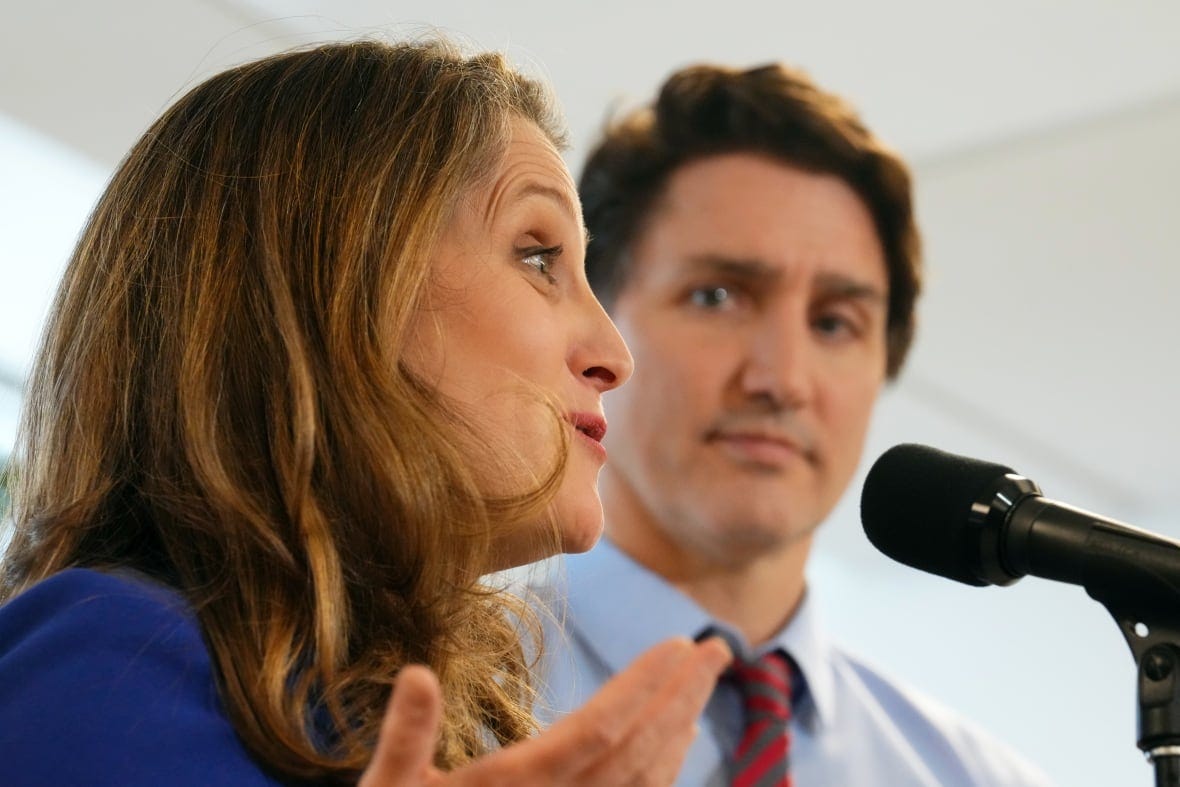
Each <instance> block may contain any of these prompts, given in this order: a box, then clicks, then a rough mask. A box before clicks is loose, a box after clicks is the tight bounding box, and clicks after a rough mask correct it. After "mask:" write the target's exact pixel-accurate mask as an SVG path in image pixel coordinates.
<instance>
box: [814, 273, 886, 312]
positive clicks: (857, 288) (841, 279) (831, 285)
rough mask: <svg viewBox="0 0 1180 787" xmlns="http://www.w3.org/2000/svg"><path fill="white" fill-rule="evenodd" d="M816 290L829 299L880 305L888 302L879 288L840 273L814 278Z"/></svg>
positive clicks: (822, 274)
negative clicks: (845, 299) (844, 299)
mask: <svg viewBox="0 0 1180 787" xmlns="http://www.w3.org/2000/svg"><path fill="white" fill-rule="evenodd" d="M816 289H817V290H819V291H820V292H822V293H823V294H824V295H826V296H827V297H829V298H850V299H855V300H861V301H868V302H870V303H882V304H884V303H885V302H886V301H888V300H889V298H888V296H887V294H886V293H885V292H884V291H883V290H882V289H881V288H880V287H878V286H876V285H873V284H869V283H868V282H864V281H859V280H857V279H854V278H852V277H850V276H845V275H844V274H842V273H821V274H820V275H819V276H817V277H816Z"/></svg>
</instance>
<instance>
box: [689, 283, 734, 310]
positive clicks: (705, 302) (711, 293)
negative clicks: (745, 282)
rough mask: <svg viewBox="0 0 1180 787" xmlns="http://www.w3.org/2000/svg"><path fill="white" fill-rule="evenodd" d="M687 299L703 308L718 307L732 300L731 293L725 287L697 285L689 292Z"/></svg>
mask: <svg viewBox="0 0 1180 787" xmlns="http://www.w3.org/2000/svg"><path fill="white" fill-rule="evenodd" d="M689 300H691V301H692V305H693V306H700V307H701V308H703V309H720V308H722V307H724V306H725V305H726V304H728V303H730V302H731V301H732V300H733V294H732V293H731V292H730V291H729V289H728V288H726V287H698V288H696V289H695V290H693V291H692V292H690V293H689Z"/></svg>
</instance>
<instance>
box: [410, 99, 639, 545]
mask: <svg viewBox="0 0 1180 787" xmlns="http://www.w3.org/2000/svg"><path fill="white" fill-rule="evenodd" d="M585 248H586V234H585V229H584V227H583V224H582V213H581V208H580V206H579V203H578V197H577V191H576V189H575V188H574V184H573V180H572V179H571V178H570V175H569V172H568V171H567V169H566V167H565V164H564V162H563V161H562V159H561V156H560V155H559V154H558V152H557V150H556V149H555V148H554V146H553V145H552V143H550V141H549V140H548V138H547V137H546V136H545V135H544V134H543V133H542V132H541V131H540V129H538V128H537V127H536V126H535V125H534V124H533V123H531V122H529V121H526V120H517V121H515V122H514V124H513V133H512V139H511V143H510V145H509V147H508V150H507V153H506V155H505V156H504V158H503V159H502V161H501V163H500V166H499V169H498V170H497V171H496V172H495V173H494V174H493V176H492V177H491V178H490V179H489V180H488V181H486V182H484V183H482V184H481V185H479V186H477V187H475V188H473V189H471V190H470V191H469V192H468V193H467V195H466V196H465V197H464V198H462V199H461V200H460V201H459V204H458V206H457V208H456V210H455V213H454V215H453V217H452V218H451V220H450V223H449V225H448V226H447V227H446V228H445V229H444V231H443V234H442V237H441V239H440V241H439V243H438V245H437V247H436V249H435V252H434V258H433V260H432V267H433V272H432V274H431V285H430V287H429V289H428V295H427V301H426V303H427V305H426V307H425V308H424V309H423V310H422V313H421V315H420V316H419V317H418V319H417V321H416V324H415V326H414V331H413V333H412V338H411V343H410V350H409V356H408V359H409V362H410V364H411V367H412V368H413V369H414V370H415V372H416V373H418V374H420V375H421V376H422V377H423V378H424V379H425V380H426V382H428V383H431V384H433V385H435V386H436V387H437V389H438V391H439V392H440V393H441V394H443V395H444V396H446V397H447V398H448V399H450V400H451V401H453V402H455V403H457V404H458V405H459V406H460V407H461V408H462V409H463V412H464V413H466V414H467V415H468V416H470V417H473V418H474V419H475V423H476V424H477V427H478V428H479V430H480V434H481V436H486V438H487V443H486V445H485V446H480V447H479V449H478V451H479V452H481V453H482V452H484V451H485V449H486V454H487V455H486V456H482V455H481V456H476V457H475V459H476V462H477V463H479V465H477V466H483V467H487V468H488V469H489V474H490V475H492V476H495V477H492V478H488V479H486V481H487V482H488V483H489V484H490V489H491V491H492V492H494V493H500V494H504V493H508V494H511V493H514V492H520V491H523V490H525V489H531V488H534V487H535V486H536V484H537V482H538V481H539V480H541V479H542V478H544V477H545V476H546V475H547V474H548V473H549V472H550V471H551V470H552V468H553V467H554V465H555V462H556V461H557V460H558V457H559V453H558V451H557V448H558V445H559V444H558V436H557V435H556V434H555V429H556V428H558V424H557V423H556V421H555V418H554V415H553V412H552V411H551V410H550V409H549V408H548V407H546V405H545V401H546V400H548V401H549V402H550V403H551V404H553V405H555V406H556V407H557V409H558V411H559V413H560V415H561V417H562V419H563V425H562V426H563V428H565V429H566V430H567V432H568V434H569V444H570V450H569V458H568V462H567V464H566V470H565V474H564V477H563V478H562V480H561V484H560V488H559V489H558V492H557V494H556V497H555V498H554V500H553V503H552V507H551V513H552V515H553V518H554V519H555V521H556V523H557V528H558V531H559V533H560V538H561V548H562V549H563V551H566V552H581V551H584V550H586V549H589V548H590V547H591V546H593V544H594V543H595V542H596V541H597V540H598V537H599V535H600V534H601V532H602V505H601V503H600V502H599V499H598V489H597V481H598V471H599V470H600V469H601V468H602V465H603V463H604V462H605V460H606V451H605V449H603V447H602V442H601V441H602V435H603V432H604V431H605V428H606V422H605V420H604V419H603V416H602V394H603V393H605V392H606V391H609V390H610V389H612V388H615V387H617V386H619V385H621V384H622V383H623V382H624V381H626V379H627V378H628V377H630V375H631V355H630V353H629V352H628V351H627V347H626V345H624V344H623V340H622V338H621V337H620V336H619V334H618V331H616V330H615V327H614V324H613V323H611V321H610V318H608V317H607V315H606V312H604V311H603V309H602V306H601V305H600V304H599V303H598V301H597V299H595V297H594V294H593V293H592V292H591V290H590V285H589V284H588V283H587V281H586V274H585V271H584V270H583V264H584V260H585ZM473 450H475V449H473ZM505 476H506V477H505ZM544 525H545V523H543V522H538V523H537V527H536V528H531V529H526V530H523V531H519V532H514V533H510V534H508V535H506V536H505V537H504V538H503V540H502V541H500V542H497V544H496V552H495V555H494V559H495V562H496V564H497V565H496V566H494V568H504V567H508V566H512V565H520V564H523V563H527V562H530V561H532V560H535V559H538V558H541V557H545V555H544V554H543V553H542V552H541V548H542V546H543V545H544V544H545V543H546V541H545V539H544V538H543V537H542V536H543V533H544V530H543V527H544Z"/></svg>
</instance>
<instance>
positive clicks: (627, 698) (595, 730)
mask: <svg viewBox="0 0 1180 787" xmlns="http://www.w3.org/2000/svg"><path fill="white" fill-rule="evenodd" d="M730 658H731V655H730V652H729V649H728V648H727V647H726V645H725V644H724V643H723V642H722V641H721V640H719V639H716V638H711V639H707V640H705V641H703V642H700V643H694V642H692V641H690V640H688V639H672V640H668V641H666V642H662V643H660V644H659V645H656V646H655V647H654V648H652V649H651V650H649V651H647V652H646V653H644V654H643V655H642V656H640V657H639V658H638V659H636V660H635V662H634V663H633V664H632V665H631V666H630V667H628V668H627V669H626V670H624V671H623V672H620V673H619V674H618V675H616V676H615V677H614V678H612V679H611V681H610V682H609V683H607V684H606V685H605V686H603V687H602V690H601V691H599V692H598V694H596V695H594V697H593V699H591V700H590V701H589V702H588V703H586V705H585V706H583V707H582V708H580V709H579V710H577V711H575V712H573V713H571V714H570V715H569V716H566V717H565V718H564V719H562V720H561V721H560V722H558V723H557V724H554V725H553V726H552V727H550V728H549V729H548V730H545V731H543V732H542V733H541V734H540V735H538V736H537V737H535V738H532V739H530V740H527V741H521V742H519V743H516V744H513V745H511V746H508V747H506V748H504V749H501V750H499V751H496V752H493V753H491V754H489V755H487V756H485V757H481V758H480V759H478V760H476V761H474V762H472V763H469V764H468V765H465V766H464V767H462V768H460V769H458V770H456V771H453V772H451V773H444V772H443V771H440V770H438V769H437V768H435V767H434V752H435V748H436V746H437V744H438V728H439V723H440V720H441V718H442V693H441V691H440V689H439V685H438V680H437V679H436V678H435V676H434V673H432V672H431V671H430V670H428V669H427V668H425V667H421V666H417V665H411V666H407V667H405V668H404V669H403V670H402V671H401V673H400V674H399V676H398V680H397V685H396V686H395V687H394V691H393V696H392V697H391V698H390V702H389V709H388V710H387V711H386V714H385V721H384V722H383V723H382V725H381V737H380V740H379V741H378V742H377V750H376V752H375V753H374V755H373V761H372V762H371V763H370V764H369V767H368V768H367V769H366V770H365V772H364V774H363V775H362V776H361V780H360V783H359V785H358V787H442V786H443V785H446V786H447V787H477V786H478V787H489V786H490V787H497V786H498V785H505V787H534V785H535V786H536V787H550V785H554V784H561V785H601V786H602V787H620V785H666V784H671V783H672V781H673V780H674V779H675V778H676V774H677V773H678V772H679V771H680V766H681V763H682V761H683V760H684V755H685V753H686V752H687V750H688V746H689V744H690V743H691V742H692V739H693V736H694V735H695V733H696V724H695V722H696V719H697V717H698V716H699V715H700V713H701V710H702V709H703V708H704V706H705V703H706V702H708V700H709V695H710V694H711V693H712V691H713V686H714V684H715V683H716V681H717V677H718V676H719V675H720V674H721V672H722V671H723V670H724V669H725V667H726V666H727V665H728V664H729V661H730Z"/></svg>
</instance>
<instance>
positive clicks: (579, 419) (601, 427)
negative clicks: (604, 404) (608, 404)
mask: <svg viewBox="0 0 1180 787" xmlns="http://www.w3.org/2000/svg"><path fill="white" fill-rule="evenodd" d="M569 422H570V423H571V424H573V427H574V431H575V432H576V433H577V435H578V441H579V442H581V443H582V444H583V445H585V446H586V447H587V448H589V449H590V450H591V452H592V453H593V454H594V455H595V456H597V457H598V458H599V459H600V460H602V461H606V447H605V446H604V445H603V444H602V438H603V437H604V436H605V435H606V419H605V418H603V417H602V416H601V415H598V414H597V413H573V414H572V415H570V417H569Z"/></svg>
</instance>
